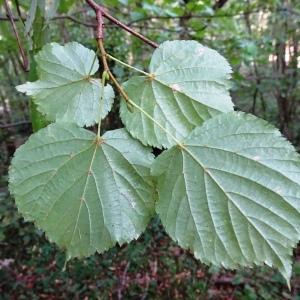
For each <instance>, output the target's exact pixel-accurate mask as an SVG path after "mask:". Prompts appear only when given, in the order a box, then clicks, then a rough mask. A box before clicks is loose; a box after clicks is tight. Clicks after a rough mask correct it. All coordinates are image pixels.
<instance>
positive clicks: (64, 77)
mask: <svg viewBox="0 0 300 300" xmlns="http://www.w3.org/2000/svg"><path fill="white" fill-rule="evenodd" d="M95 55H96V54H95V52H94V51H92V50H89V49H87V48H85V47H84V46H82V45H80V44H78V43H76V42H72V43H68V44H66V45H64V46H61V45H59V44H57V43H51V44H47V45H46V46H44V48H43V49H42V50H41V51H40V52H39V53H38V54H37V55H36V57H35V59H36V62H37V65H38V70H39V76H40V79H39V80H38V81H35V82H27V83H25V84H22V85H19V86H17V87H16V88H17V90H18V91H19V92H22V93H26V94H27V95H29V96H33V97H34V99H35V103H36V104H37V108H38V110H39V111H40V112H41V113H43V114H45V115H46V117H47V118H48V119H49V120H51V121H58V120H59V121H66V122H74V123H76V124H78V125H79V126H91V125H93V124H95V123H98V121H99V120H98V118H99V101H100V96H101V89H102V84H101V82H100V79H94V78H91V77H90V75H93V74H94V73H95V72H96V71H97V70H98V67H99V63H98V59H96V60H95V61H94V59H95ZM92 66H93V67H92ZM113 98H114V92H113V89H112V87H111V86H110V85H107V86H106V87H105V88H104V101H103V103H104V105H103V109H102V114H101V118H102V119H103V118H104V117H105V116H106V115H107V113H108V112H109V111H110V110H111V107H112V103H113Z"/></svg>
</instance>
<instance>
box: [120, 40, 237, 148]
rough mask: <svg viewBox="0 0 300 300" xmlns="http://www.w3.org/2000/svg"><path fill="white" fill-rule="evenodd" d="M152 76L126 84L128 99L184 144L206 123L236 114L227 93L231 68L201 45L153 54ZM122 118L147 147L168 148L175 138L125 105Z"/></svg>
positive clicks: (167, 45)
mask: <svg viewBox="0 0 300 300" xmlns="http://www.w3.org/2000/svg"><path fill="white" fill-rule="evenodd" d="M149 70H150V73H151V74H153V79H150V78H149V77H147V76H146V77H133V78H131V79H130V80H129V81H127V82H126V83H125V84H124V88H125V91H126V93H127V94H128V95H129V98H130V99H131V100H132V101H134V102H135V103H136V104H138V105H139V106H140V107H141V108H142V109H143V110H145V111H146V112H147V113H148V114H150V115H151V117H153V118H154V119H155V120H156V121H158V122H159V123H160V124H161V125H162V126H163V127H164V128H165V129H167V131H168V132H170V133H171V134H173V135H174V136H175V137H176V138H177V139H179V140H181V139H182V138H184V137H186V136H187V135H188V134H189V133H190V132H191V131H192V130H193V129H194V128H195V127H196V126H199V125H201V124H202V123H203V122H204V121H205V120H207V119H209V118H211V117H213V116H215V115H217V114H219V113H220V112H228V111H232V110H233V104H232V102H231V98H230V95H229V92H228V80H229V78H230V73H231V68H230V66H229V64H228V62H227V61H226V60H225V58H224V57H222V56H221V55H220V54H218V53H217V52H216V51H215V50H212V49H209V48H207V47H204V46H202V45H201V44H200V43H198V42H196V41H168V42H164V43H163V44H161V45H160V47H159V48H158V49H156V50H155V51H154V54H153V56H152V59H151V63H150V67H149ZM121 118H122V120H123V122H124V124H125V125H126V128H127V129H128V130H129V131H130V133H131V134H132V135H133V136H134V137H136V138H138V139H139V140H140V141H141V142H142V143H143V144H145V145H151V146H155V147H159V148H161V147H165V148H169V147H170V146H172V145H174V143H175V142H174V140H172V139H171V138H170V136H169V135H167V134H166V133H165V132H164V131H162V130H161V129H160V128H159V127H157V125H155V124H154V123H153V122H152V121H151V120H149V119H147V117H146V116H145V115H144V114H143V113H142V112H140V111H139V110H137V109H135V110H134V112H133V113H131V112H130V111H129V110H128V109H127V106H126V104H124V103H122V104H121Z"/></svg>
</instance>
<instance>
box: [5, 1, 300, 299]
mask: <svg viewBox="0 0 300 300" xmlns="http://www.w3.org/2000/svg"><path fill="white" fill-rule="evenodd" d="M6 2H7V3H8V4H9V6H10V8H11V10H12V14H13V17H14V20H15V23H16V26H17V29H18V32H19V36H20V40H21V43H22V45H23V47H24V49H25V51H26V55H27V56H28V57H29V59H30V72H28V73H26V72H24V71H23V69H22V61H21V58H20V54H19V50H18V45H17V42H16V38H15V35H14V33H13V31H12V27H11V24H10V22H9V21H8V16H7V11H6V9H5V6H4V1H3V0H2V1H1V0H0V4H1V6H0V66H1V67H0V299H1V300H2V299H3V300H4V299H84V300H87V299H141V300H143V299H228V300H229V299H247V300H248V299H249V300H252V299H272V300H274V299H295V300H296V299H300V251H299V250H300V248H299V249H298V250H295V253H294V260H295V263H294V272H293V277H292V282H291V287H292V289H291V291H289V290H288V289H287V286H286V285H285V283H284V280H283V278H282V277H281V276H280V275H279V273H277V272H276V270H271V269H269V268H267V267H263V268H255V269H243V270H241V271H225V270H223V269H218V268H214V267H209V266H205V265H202V264H201V263H200V262H199V261H197V260H195V259H194V258H193V256H192V255H191V254H190V253H189V252H188V251H184V250H182V249H180V248H179V247H178V246H177V245H176V244H175V243H173V242H172V241H171V240H170V239H169V238H168V237H167V235H166V234H165V232H164V230H163V228H162V226H161V224H160V222H159V220H158V219H157V218H154V219H153V221H152V223H151V224H150V225H149V227H148V229H147V231H146V233H145V234H143V235H142V236H141V237H140V238H139V239H138V240H137V241H135V242H132V243H131V244H130V245H127V246H126V245H125V246H123V247H115V248H113V249H111V250H109V251H107V252H106V253H104V254H102V255H95V256H92V257H90V258H88V259H85V260H72V261H71V262H69V263H68V265H67V268H66V271H62V270H63V266H64V261H65V254H64V253H63V252H62V251H60V250H59V249H57V248H56V246H55V245H53V244H50V243H49V242H48V241H47V240H46V239H45V237H44V235H43V233H42V232H40V231H39V230H37V229H35V228H34V226H33V225H32V224H30V223H25V222H24V221H23V219H22V218H21V216H20V215H19V214H18V212H17V210H16V207H15V205H14V200H13V199H12V198H11V197H10V196H9V193H8V190H7V171H8V166H9V163H10V159H11V157H12V155H13V153H14V151H15V149H16V148H17V147H18V146H19V145H20V144H22V143H23V142H24V141H25V140H26V139H27V138H28V136H29V135H30V134H31V133H32V131H33V130H37V129H38V128H40V127H42V126H44V125H45V124H46V123H47V122H46V121H45V120H44V119H43V117H42V116H41V115H39V113H38V112H37V111H36V110H35V107H34V105H33V104H32V103H31V101H30V99H29V98H28V97H26V96H24V95H22V94H19V93H17V92H16V90H15V86H16V85H18V84H20V83H23V82H25V81H27V80H31V81H33V80H36V78H37V74H36V69H35V63H34V60H33V56H34V54H35V53H36V52H38V51H39V49H41V47H42V46H43V45H44V44H46V43H48V42H50V41H51V42H58V43H61V44H63V43H66V42H69V41H78V42H80V43H82V44H84V45H85V46H87V47H89V48H93V49H95V48H96V44H95V40H94V34H93V31H94V29H93V28H94V24H95V19H94V12H93V11H92V10H91V9H90V8H89V7H88V6H87V5H86V4H85V2H84V1H75V0H61V1H59V0H33V1H29V0H18V1H17V0H16V1H14V0H10V1H6ZM98 3H101V4H103V5H104V6H105V7H106V8H107V10H108V11H109V12H110V13H111V14H112V15H113V16H115V17H116V18H118V19H120V20H121V21H122V22H124V23H125V24H127V25H129V26H131V27H132V28H133V29H135V30H137V31H139V32H141V33H142V34H144V35H145V36H147V37H149V38H150V39H151V40H153V41H155V42H157V43H161V42H163V41H166V40H171V39H193V40H197V41H199V42H201V43H203V44H204V45H207V46H209V47H211V48H214V49H216V50H217V51H219V52H220V53H221V54H222V55H223V56H225V57H226V58H227V59H228V60H229V62H230V64H231V66H232V68H233V79H232V87H231V95H232V98H233V101H234V103H235V106H236V109H237V110H243V111H246V112H250V113H253V114H255V115H257V116H259V117H262V118H264V119H266V120H268V121H270V122H271V123H273V124H274V125H275V126H277V127H278V128H279V129H280V130H281V132H282V133H283V134H284V135H285V136H286V137H287V138H288V139H289V140H290V141H291V142H292V143H293V144H294V146H295V147H296V148H297V149H298V150H299V148H300V122H299V121H300V82H299V81H300V73H299V66H300V54H299V53H300V26H299V25H300V1H299V0H203V1H195V0H181V1H180V0H178V1H171V0H144V1H131V0H110V1H98ZM105 46H106V49H107V52H108V53H110V54H112V55H113V56H115V57H117V58H119V59H120V60H123V61H125V62H128V63H129V64H131V65H134V66H136V67H138V68H140V69H145V70H146V69H147V66H148V63H149V61H150V58H151V53H152V52H153V49H152V48H151V47H149V46H148V45H145V44H143V43H142V42H141V41H140V40H138V39H137V38H135V37H132V36H130V35H129V34H127V33H126V32H124V31H121V30H120V29H118V28H117V27H116V26H115V25H113V24H112V23H109V22H108V21H106V22H105ZM110 66H111V68H112V70H113V73H114V74H115V75H116V76H117V77H118V78H119V80H120V81H121V82H124V81H126V80H127V79H128V77H129V76H131V73H130V72H129V71H128V69H124V68H122V67H121V66H120V65H115V63H114V62H113V61H111V62H110ZM118 106H119V98H117V101H115V104H114V108H113V111H112V112H111V113H110V114H109V115H108V117H107V118H106V119H105V120H104V122H103V127H102V128H103V129H104V130H108V129H113V128H119V127H122V124H121V122H120V120H119V118H118Z"/></svg>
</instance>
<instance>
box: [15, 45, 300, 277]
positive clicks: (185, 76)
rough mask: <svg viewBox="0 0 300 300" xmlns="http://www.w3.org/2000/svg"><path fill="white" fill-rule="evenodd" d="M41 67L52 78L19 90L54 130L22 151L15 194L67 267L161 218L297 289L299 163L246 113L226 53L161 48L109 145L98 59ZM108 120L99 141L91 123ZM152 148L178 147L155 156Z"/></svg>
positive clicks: (200, 249) (200, 252) (61, 55)
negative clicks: (236, 101) (236, 105)
mask: <svg viewBox="0 0 300 300" xmlns="http://www.w3.org/2000/svg"><path fill="white" fill-rule="evenodd" d="M36 60H37V64H38V71H39V77H40V80H38V81H36V82H28V83H26V84H24V85H21V86H18V87H17V89H18V90H19V91H21V92H26V93H27V94H28V95H31V96H33V97H34V100H35V103H36V105H37V108H38V110H39V111H40V112H42V113H43V114H45V115H46V116H47V118H48V119H49V120H51V121H55V123H53V124H51V125H49V126H48V127H46V128H45V129H42V130H40V131H38V132H37V133H35V134H34V135H32V136H31V137H30V138H29V140H28V141H27V142H26V143H25V144H24V145H23V146H22V147H20V148H19V149H18V150H17V152H16V155H15V157H14V158H13V161H12V165H11V168H10V174H9V176H10V190H11V192H12V193H13V195H14V196H15V199H16V203H17V206H18V209H19V210H20V212H21V213H22V214H23V216H24V217H25V219H26V220H30V221H34V222H35V224H36V225H37V227H39V228H41V229H43V230H44V231H45V232H46V235H47V237H48V238H49V239H50V241H54V242H56V243H57V244H58V245H59V246H60V247H61V248H63V249H65V250H66V251H67V258H68V259H70V258H72V257H81V256H89V255H91V254H92V253H94V252H96V251H97V252H100V253H101V252H103V251H105V250H107V249H108V248H110V247H112V246H113V245H115V244H116V243H118V244H123V243H125V242H129V241H131V240H133V239H136V238H137V237H138V236H139V235H140V234H141V233H142V232H143V231H144V230H145V228H146V226H147V224H148V222H149V220H150V219H151V217H152V216H153V214H154V211H155V210H156V212H157V213H158V215H159V217H160V219H161V221H162V224H163V225H164V227H165V229H166V231H167V232H168V234H169V235H170V236H171V237H172V239H173V240H175V241H177V242H178V243H179V245H180V246H182V247H184V248H187V249H191V250H192V251H193V253H194V255H195V256H196V257H197V258H199V259H200V260H201V261H203V262H205V263H211V264H213V265H216V266H224V267H226V268H238V267H239V266H253V265H261V264H263V263H265V264H267V265H269V266H274V267H277V268H278V269H279V271H280V272H281V273H282V274H283V276H284V277H285V278H286V280H287V281H288V280H289V278H290V275H291V255H292V249H293V247H295V245H296V244H297V242H298V240H299V236H300V218H299V217H300V214H299V211H300V205H299V203H300V202H299V197H300V185H299V178H300V176H299V174H300V158H299V155H298V154H297V153H296V152H295V151H294V148H293V147H292V146H291V145H290V144H289V142H287V141H286V140H285V139H284V138H283V137H282V136H281V135H280V133H279V131H278V130H277V129H275V128H273V127H272V126H271V125H269V124H268V123H267V122H266V121H264V120H261V119H258V118H256V117H254V116H252V115H247V114H244V113H241V112H234V111H233V104H232V102H231V98H230V95H229V92H228V87H229V82H228V80H229V78H230V73H231V68H230V66H229V64H228V63H227V61H226V60H225V59H224V58H223V57H222V56H221V55H219V54H218V53H217V52H216V51H214V50H212V49H209V48H207V47H204V46H202V45H201V44H199V43H197V42H195V41H171V42H164V43H162V44H161V45H160V47H159V48H158V49H156V50H155V51H154V53H153V56H152V58H151V62H150V66H149V73H147V72H144V71H140V72H141V73H142V74H143V76H140V77H132V78H131V79H129V80H128V81H127V82H126V83H124V85H123V87H124V90H125V92H126V94H127V95H128V99H126V102H123V103H122V105H121V108H120V115H121V118H122V121H123V123H124V125H125V127H126V129H127V130H128V131H129V133H128V132H127V131H126V129H124V128H123V129H117V130H114V131H109V132H106V133H105V134H104V135H103V136H100V134H99V131H100V130H99V129H100V124H101V119H103V118H104V117H105V115H106V114H107V113H108V111H109V110H110V108H111V104H112V101H113V96H114V93H113V90H112V88H111V87H110V86H109V85H105V76H102V83H101V81H99V79H95V78H92V75H93V74H94V73H95V72H96V70H97V69H98V62H97V58H96V54H95V53H94V52H93V51H91V50H89V49H86V48H84V47H83V46H81V45H79V44H77V43H70V44H67V45H65V46H60V45H58V44H55V43H52V44H49V45H46V46H45V47H44V48H43V50H42V51H41V52H40V53H39V54H38V55H37V57H36ZM115 60H116V61H118V60H117V59H115ZM120 63H122V64H123V65H127V64H126V63H123V62H120ZM127 66H129V65H127ZM129 67H130V66H129ZM99 100H100V101H99ZM96 123H98V134H97V135H96V134H94V133H93V132H91V131H88V130H87V129H84V128H82V127H83V126H91V125H93V124H96ZM135 138H136V139H138V140H139V141H138V140H136V139H135ZM142 144H143V145H142ZM147 146H153V147H157V148H161V149H165V151H164V152H163V153H162V154H161V155H159V156H158V157H157V158H156V159H154V156H153V155H152V154H151V148H149V147H147Z"/></svg>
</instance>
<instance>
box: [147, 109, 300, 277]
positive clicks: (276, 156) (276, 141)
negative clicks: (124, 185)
mask: <svg viewBox="0 0 300 300" xmlns="http://www.w3.org/2000/svg"><path fill="white" fill-rule="evenodd" d="M152 173H153V174H152V175H155V176H158V178H157V182H158V194H159V200H158V202H157V207H156V209H157V212H158V214H159V215H160V218H161V220H162V222H163V224H164V226H165V228H166V230H167V232H168V233H169V234H170V236H171V237H172V238H173V239H174V240H176V241H178V243H179V244H180V245H181V246H182V247H184V248H189V249H191V250H192V251H193V252H194V253H195V256H196V257H197V258H199V259H200V260H201V261H203V262H205V263H212V264H214V265H217V266H224V267H226V268H237V267H238V266H251V265H253V264H256V265H261V264H263V263H266V264H267V265H269V266H274V267H277V268H278V269H279V270H280V272H281V273H282V274H283V276H284V277H285V278H286V279H287V280H288V279H289V277H290V275H291V255H292V248H293V247H295V246H296V244H297V242H298V240H299V234H300V213H299V210H300V185H299V182H300V158H299V155H298V154H297V153H296V152H295V151H294V149H293V147H292V146H291V145H290V144H289V142H287V141H286V140H285V139H284V138H283V137H282V136H281V135H280V133H279V131H278V130H277V129H275V128H273V127H272V126H271V125H268V124H267V123H266V122H265V121H264V120H261V119H258V118H256V117H254V116H251V115H246V114H244V113H235V112H232V113H227V114H222V115H219V116H217V117H215V118H213V119H211V120H208V121H206V122H205V123H204V124H203V126H202V127H198V128H196V129H195V130H194V131H193V132H192V133H191V135H190V136H189V137H188V138H187V139H186V140H185V141H184V148H180V147H178V146H174V147H172V148H171V149H169V150H168V151H166V152H164V153H163V154H162V155H160V156H159V157H158V158H157V159H156V161H155V163H154V165H153V168H152Z"/></svg>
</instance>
